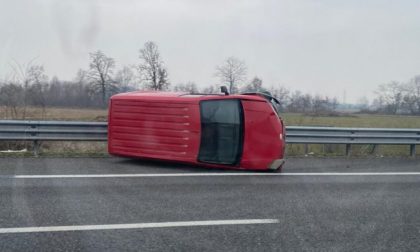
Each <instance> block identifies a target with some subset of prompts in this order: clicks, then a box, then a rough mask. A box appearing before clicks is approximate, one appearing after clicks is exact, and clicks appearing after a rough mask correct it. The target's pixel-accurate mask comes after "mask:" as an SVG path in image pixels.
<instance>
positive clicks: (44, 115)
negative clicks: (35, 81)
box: [0, 107, 108, 121]
mask: <svg viewBox="0 0 420 252" xmlns="http://www.w3.org/2000/svg"><path fill="white" fill-rule="evenodd" d="M18 111H19V114H18V115H19V116H18V118H17V119H22V118H21V117H22V115H23V110H22V109H19V110H18ZM107 117H108V110H107V109H82V108H45V109H42V108H34V107H29V108H27V109H26V116H25V119H26V120H66V121H71V120H74V121H106V120H107ZM0 119H2V120H5V119H16V118H12V117H11V115H10V112H9V111H8V112H6V109H5V108H4V107H0Z"/></svg>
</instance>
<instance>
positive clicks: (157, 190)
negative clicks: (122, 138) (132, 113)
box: [0, 158, 420, 251]
mask: <svg viewBox="0 0 420 252" xmlns="http://www.w3.org/2000/svg"><path fill="white" fill-rule="evenodd" d="M0 167H1V168H0V174H1V175H2V176H3V177H1V176H0V195H1V197H0V206H1V208H0V229H1V228H3V229H4V228H19V227H45V226H72V225H108V224H133V223H150V222H153V223H162V222H179V221H183V222H185V221H207V220H249V219H276V220H278V223H269V224H251V225H220V226H187V227H156V228H147V229H110V230H92V231H65V232H43V233H18V234H17V233H6V234H0V251H28V250H42V251H48V250H50V251H69V250H79V251H122V250H124V251H125V250H131V251H168V250H169V251H171V250H172V251H191V250H193V251H196V250H203V251H215V250H223V251H274V250H287V251H293V250H295V251H302V250H307V251H350V250H351V251H354V250H356V251H368V250H369V251H371V250H376V251H377V250H394V251H395V250H399V251H400V250H406V251H412V250H417V249H418V248H419V247H420V238H419V237H420V234H419V232H420V215H419V209H420V175H403V176H392V175H386V176H375V175H373V176H363V175H361V176H347V175H345V176H312V175H303V176H277V175H275V176H271V175H269V174H267V176H253V175H250V176H183V177H131V178H130V177H127V178H112V177H111V178H43V179H27V178H26V179H23V178H21V179H17V178H13V177H11V176H5V175H13V174H21V175H24V174H28V175H29V174H130V173H131V174H133V173H136V174H151V173H153V174H159V173H161V174H168V173H171V174H173V173H200V174H201V173H208V172H210V173H213V172H217V173H223V172H224V171H220V170H208V169H200V168H196V167H190V166H185V165H174V164H162V163H155V162H144V161H138V160H130V159H120V158H96V159H89V158H67V159H58V158H38V159H32V158H24V159H11V158H4V159H0ZM391 171H392V172H420V164H419V160H410V159H312V158H308V159H291V160H289V162H288V164H287V166H286V167H285V169H284V172H287V173H299V172H302V173H305V172H322V173H325V172H346V173H354V172H391ZM228 172H229V173H234V171H228Z"/></svg>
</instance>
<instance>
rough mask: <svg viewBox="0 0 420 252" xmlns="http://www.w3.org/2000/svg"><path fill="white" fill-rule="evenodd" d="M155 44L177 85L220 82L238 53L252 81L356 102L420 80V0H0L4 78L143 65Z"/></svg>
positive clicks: (64, 75) (68, 74) (0, 53)
mask: <svg viewBox="0 0 420 252" xmlns="http://www.w3.org/2000/svg"><path fill="white" fill-rule="evenodd" d="M149 40H152V41H155V42H156V43H157V44H158V46H159V48H160V51H161V54H162V56H163V59H164V61H165V63H166V65H167V67H168V70H169V77H170V80H171V82H172V83H173V84H176V83H179V82H186V81H194V82H196V83H197V84H198V85H199V86H200V87H202V86H206V85H210V84H213V83H217V81H218V80H217V78H216V77H215V76H214V72H215V70H214V69H215V66H216V65H218V64H220V63H221V62H222V61H223V59H225V58H227V57H229V56H236V57H238V58H240V59H243V60H244V61H245V62H246V63H247V65H248V79H251V78H252V77H253V76H255V75H257V76H259V77H260V78H262V79H263V81H264V84H265V85H266V86H270V85H283V86H286V87H288V88H292V89H299V90H302V91H305V92H310V93H312V94H321V95H330V96H337V97H338V98H339V100H340V101H342V99H343V92H344V90H346V94H347V101H350V102H354V101H356V100H357V99H358V98H359V97H361V96H368V97H372V91H373V90H374V89H375V88H376V86H377V85H379V84H381V83H385V82H388V81H391V80H401V81H405V80H408V79H410V78H411V77H413V76H414V75H416V74H420V1H418V0H401V1H388V0H371V1H368V0H352V1H344V0H287V1H284V0H273V1H271V0H244V1H241V0H236V1H234V0H224V1H222V0H201V1H200V0H97V1H95V0H91V1H89V0H72V1H64V0H10V1H8V0H0V78H2V77H4V76H7V74H8V73H9V72H10V71H11V68H10V64H11V63H13V61H17V62H19V63H21V64H23V63H25V62H28V61H29V60H31V59H34V58H36V60H35V62H36V63H37V64H43V65H44V66H45V69H46V71H47V74H48V75H49V76H53V75H56V76H58V77H59V78H60V79H72V78H73V77H74V76H75V74H76V72H77V70H78V69H79V68H84V69H86V68H87V67H88V61H89V59H88V53H89V52H91V51H94V50H98V49H100V50H102V51H104V52H105V53H106V54H107V55H108V56H111V57H114V58H115V60H116V61H117V64H118V67H121V66H122V65H125V64H135V63H137V62H138V50H139V48H141V47H142V46H143V44H144V43H145V42H146V41H149Z"/></svg>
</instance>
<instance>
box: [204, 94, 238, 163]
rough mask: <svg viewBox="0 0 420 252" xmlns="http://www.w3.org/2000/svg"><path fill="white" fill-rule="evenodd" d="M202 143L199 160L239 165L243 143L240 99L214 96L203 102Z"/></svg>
mask: <svg viewBox="0 0 420 252" xmlns="http://www.w3.org/2000/svg"><path fill="white" fill-rule="evenodd" d="M200 113H201V144H200V151H199V155H198V160H199V161H201V162H206V163H216V164H231V165H235V164H237V163H238V162H239V161H240V157H241V154H242V144H243V112H242V105H241V102H240V100H234V99H232V100H210V101H202V102H201V103H200Z"/></svg>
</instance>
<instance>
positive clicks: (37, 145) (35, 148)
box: [32, 140, 41, 157]
mask: <svg viewBox="0 0 420 252" xmlns="http://www.w3.org/2000/svg"><path fill="white" fill-rule="evenodd" d="M40 147H41V142H40V141H38V140H35V141H34V145H33V149H32V151H33V153H34V156H35V157H38V155H39V149H40Z"/></svg>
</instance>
